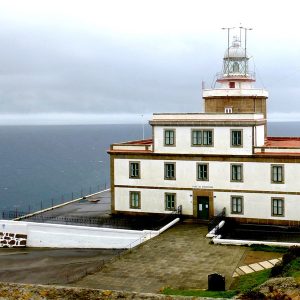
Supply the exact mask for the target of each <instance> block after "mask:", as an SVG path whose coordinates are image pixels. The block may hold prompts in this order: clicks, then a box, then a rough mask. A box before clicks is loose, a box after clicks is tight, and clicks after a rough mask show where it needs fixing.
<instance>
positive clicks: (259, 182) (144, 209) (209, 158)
mask: <svg viewBox="0 0 300 300" xmlns="http://www.w3.org/2000/svg"><path fill="white" fill-rule="evenodd" d="M248 60H249V58H248V57H247V54H246V51H245V49H244V48H243V47H242V46H241V43H240V41H239V40H237V39H235V40H234V42H233V44H232V46H231V47H229V48H228V49H227V50H226V52H225V55H224V59H223V72H222V73H221V74H219V75H218V77H217V78H218V79H217V82H218V87H217V88H214V89H210V90H203V100H204V113H160V114H153V118H152V120H150V124H151V126H152V129H153V130H152V133H153V134H152V139H149V140H141V141H133V142H126V143H120V144H113V145H111V149H110V151H109V154H110V156H111V192H112V212H113V213H126V214H154V213H155V214H166V213H171V212H172V211H174V210H176V209H177V208H178V207H179V206H180V207H181V208H182V213H183V215H187V216H190V217H194V218H200V219H210V218H211V217H213V216H215V215H217V214H219V213H220V212H221V211H222V210H223V208H225V210H226V216H228V217H232V218H235V219H236V220H237V221H239V222H249V223H251V222H253V223H265V224H289V225H299V221H300V188H299V178H300V138H281V137H278V138H276V137H268V136H267V113H266V112H267V110H266V101H267V98H268V92H267V91H266V90H263V89H257V88H255V87H253V83H254V82H255V77H254V74H251V73H250V72H249V71H248Z"/></svg>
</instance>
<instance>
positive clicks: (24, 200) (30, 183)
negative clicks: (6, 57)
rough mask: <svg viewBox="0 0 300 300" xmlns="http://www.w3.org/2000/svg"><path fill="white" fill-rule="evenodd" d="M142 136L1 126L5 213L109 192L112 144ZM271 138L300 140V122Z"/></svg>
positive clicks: (271, 131)
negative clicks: (102, 190) (288, 137)
mask: <svg viewBox="0 0 300 300" xmlns="http://www.w3.org/2000/svg"><path fill="white" fill-rule="evenodd" d="M142 134H143V133H142V125H141V124H139V125H73V126H70V125H68V126H0V212H1V211H16V210H17V211H19V212H21V211H23V212H27V211H35V210H37V209H40V208H45V207H49V206H51V205H52V204H53V205H55V204H58V203H61V202H64V201H67V200H70V199H72V198H77V197H79V196H81V195H85V194H89V193H91V192H96V191H97V190H99V189H103V188H105V187H109V180H110V178H109V156H108V154H107V150H108V149H109V146H110V144H112V143H116V142H122V141H129V140H136V139H141V138H142ZM150 136H151V128H150V126H148V125H147V126H145V137H146V138H147V137H150ZM268 136H300V122H280V123H276V122H271V123H269V127H268ZM0 217H1V216H0Z"/></svg>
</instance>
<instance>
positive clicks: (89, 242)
mask: <svg viewBox="0 0 300 300" xmlns="http://www.w3.org/2000/svg"><path fill="white" fill-rule="evenodd" d="M178 221H179V218H178V219H176V220H174V221H172V222H170V223H169V224H167V225H166V226H164V227H163V228H162V229H161V230H158V231H156V230H155V231H154V230H126V229H113V228H103V227H87V226H74V225H62V224H49V223H35V222H23V221H9V220H0V229H1V232H2V233H10V234H23V235H26V236H27V243H26V246H27V247H52V248H105V249H129V248H133V247H135V246H137V245H139V244H141V243H143V242H144V241H146V240H148V239H151V238H153V237H155V236H157V235H159V234H160V233H161V232H163V231H164V230H166V229H168V228H170V227H171V226H173V225H174V224H175V223H177V222H178Z"/></svg>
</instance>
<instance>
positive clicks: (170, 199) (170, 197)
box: [165, 193, 176, 210]
mask: <svg viewBox="0 0 300 300" xmlns="http://www.w3.org/2000/svg"><path fill="white" fill-rule="evenodd" d="M165 202H166V203H165V206H166V210H175V207H176V194H171V193H166V194H165Z"/></svg>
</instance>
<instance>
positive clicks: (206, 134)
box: [202, 130, 213, 146]
mask: <svg viewBox="0 0 300 300" xmlns="http://www.w3.org/2000/svg"><path fill="white" fill-rule="evenodd" d="M202 135H203V145H204V146H212V143H213V142H212V141H213V132H212V130H203V134H202Z"/></svg>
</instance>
